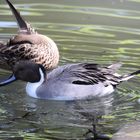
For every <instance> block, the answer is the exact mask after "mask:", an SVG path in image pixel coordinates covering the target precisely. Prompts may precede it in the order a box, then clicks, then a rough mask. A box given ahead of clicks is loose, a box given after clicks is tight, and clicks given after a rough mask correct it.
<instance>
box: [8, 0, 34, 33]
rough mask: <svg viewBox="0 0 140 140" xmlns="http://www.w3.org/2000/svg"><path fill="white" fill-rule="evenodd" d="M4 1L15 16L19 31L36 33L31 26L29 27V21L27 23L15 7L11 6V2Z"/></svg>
mask: <svg viewBox="0 0 140 140" xmlns="http://www.w3.org/2000/svg"><path fill="white" fill-rule="evenodd" d="M6 2H7V3H8V5H9V7H10V9H11V10H12V13H13V15H14V16H15V18H16V20H17V24H18V26H19V31H20V33H22V32H23V33H28V34H30V33H36V31H35V29H34V28H33V27H31V25H30V24H29V23H27V22H26V21H25V20H24V19H23V18H22V16H21V15H20V13H19V12H18V11H17V10H16V8H15V7H14V6H13V4H12V3H11V2H10V1H9V0H6Z"/></svg>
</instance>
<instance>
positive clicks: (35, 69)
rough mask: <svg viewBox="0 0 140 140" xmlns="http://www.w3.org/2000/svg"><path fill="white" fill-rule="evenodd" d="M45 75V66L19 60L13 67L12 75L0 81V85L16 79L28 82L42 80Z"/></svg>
mask: <svg viewBox="0 0 140 140" xmlns="http://www.w3.org/2000/svg"><path fill="white" fill-rule="evenodd" d="M45 77H46V70H45V68H44V67H43V66H42V65H40V64H36V63H34V62H31V61H19V62H17V63H16V64H15V66H14V67H13V73H12V75H11V76H10V77H9V78H7V79H6V80H2V81H0V86H5V85H8V84H10V83H12V82H14V81H16V80H22V81H25V82H30V83H37V82H39V81H42V82H43V81H44V80H45Z"/></svg>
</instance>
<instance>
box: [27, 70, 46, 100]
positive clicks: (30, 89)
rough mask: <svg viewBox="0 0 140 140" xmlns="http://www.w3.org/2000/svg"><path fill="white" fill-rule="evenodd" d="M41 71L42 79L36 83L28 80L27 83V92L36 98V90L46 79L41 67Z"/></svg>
mask: <svg viewBox="0 0 140 140" xmlns="http://www.w3.org/2000/svg"><path fill="white" fill-rule="evenodd" d="M39 73H40V81H38V82H35V83H31V82H28V83H27V85H26V92H27V94H28V95H29V96H31V97H34V98H38V97H37V94H36V90H37V88H38V87H39V86H41V85H42V84H43V82H44V81H45V74H44V73H43V71H42V69H41V68H39Z"/></svg>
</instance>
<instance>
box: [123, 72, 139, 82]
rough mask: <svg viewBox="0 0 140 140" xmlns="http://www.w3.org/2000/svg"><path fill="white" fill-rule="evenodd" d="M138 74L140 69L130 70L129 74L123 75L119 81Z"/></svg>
mask: <svg viewBox="0 0 140 140" xmlns="http://www.w3.org/2000/svg"><path fill="white" fill-rule="evenodd" d="M138 74H140V70H137V71H135V72H132V73H130V74H126V75H123V76H122V78H121V81H127V80H129V79H131V78H133V77H135V76H136V75H138Z"/></svg>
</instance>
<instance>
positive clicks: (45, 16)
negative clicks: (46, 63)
mask: <svg viewBox="0 0 140 140" xmlns="http://www.w3.org/2000/svg"><path fill="white" fill-rule="evenodd" d="M12 3H13V4H14V5H15V6H16V7H17V8H18V10H20V11H21V14H22V15H23V16H24V18H25V19H26V20H27V21H29V22H30V23H31V24H32V25H33V26H34V27H35V28H36V29H37V30H38V32H40V33H42V34H45V35H47V36H49V37H51V38H52V39H53V40H54V41H55V42H56V43H57V45H58V47H59V50H60V55H61V58H60V65H63V64H67V63H75V62H94V63H99V64H103V65H106V64H108V65H109V64H111V63H114V62H116V61H121V62H123V64H124V65H123V67H122V68H121V69H120V71H119V72H120V73H130V72H133V71H136V70H138V69H140V11H139V10H140V0H86V1H85V0H57V1H56V0H39V1H35V0H30V1H25V0H20V1H18V0H12ZM16 31H17V25H16V22H15V19H14V18H13V16H11V11H10V10H9V7H8V6H7V4H6V3H5V2H4V0H2V1H1V3H0V41H3V40H6V39H9V38H10V37H11V36H12V35H14V34H16ZM7 75H9V72H7V71H4V70H1V71H0V77H1V78H3V77H5V76H7ZM139 85H140V77H139V76H138V77H136V78H133V79H132V80H130V81H129V82H125V83H122V84H121V85H120V86H118V88H117V90H116V91H115V92H114V93H113V94H111V95H109V96H106V97H102V98H93V99H89V100H81V101H71V102H70V101H69V102H68V101H66V102H65V101H63V102H62V101H49V100H37V99H33V98H30V97H28V96H27V95H26V93H25V83H24V82H21V81H18V82H16V83H13V84H11V85H9V86H6V87H2V88H0V139H4V138H10V137H11V138H12V137H24V138H25V139H26V140H28V139H29V140H31V139H33V140H35V139H36V140H42V139H60V140H62V139H78V138H79V139H85V138H86V137H87V136H85V135H84V134H85V133H86V132H87V131H88V129H90V128H92V123H97V131H99V132H100V133H102V134H106V135H108V136H110V137H111V136H112V135H113V134H114V133H116V132H117V131H118V130H119V129H121V128H122V127H123V126H124V125H125V124H127V123H131V122H133V121H139V120H140V111H139V109H140V103H139V102H140V101H139V100H140V86H139ZM98 118H99V120H98V122H95V121H94V122H93V120H96V119H98ZM139 136H140V134H139Z"/></svg>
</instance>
